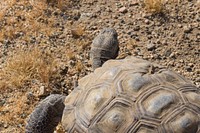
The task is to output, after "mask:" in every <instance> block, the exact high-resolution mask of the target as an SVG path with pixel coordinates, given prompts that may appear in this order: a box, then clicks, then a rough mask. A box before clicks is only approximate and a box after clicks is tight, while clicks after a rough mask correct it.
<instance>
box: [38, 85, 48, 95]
mask: <svg viewBox="0 0 200 133" xmlns="http://www.w3.org/2000/svg"><path fill="white" fill-rule="evenodd" d="M45 93H46V89H45V87H44V86H40V88H39V94H38V96H39V97H40V96H44V95H45Z"/></svg>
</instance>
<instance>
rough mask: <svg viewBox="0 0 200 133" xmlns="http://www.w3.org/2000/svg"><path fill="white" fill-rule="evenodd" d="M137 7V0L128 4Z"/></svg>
mask: <svg viewBox="0 0 200 133" xmlns="http://www.w3.org/2000/svg"><path fill="white" fill-rule="evenodd" d="M137 5H139V3H138V1H137V0H132V1H131V3H130V6H137Z"/></svg>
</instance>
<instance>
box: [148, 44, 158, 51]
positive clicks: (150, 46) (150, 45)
mask: <svg viewBox="0 0 200 133" xmlns="http://www.w3.org/2000/svg"><path fill="white" fill-rule="evenodd" d="M146 48H147V50H149V51H151V50H154V49H155V48H156V45H155V44H153V43H148V44H147V45H146Z"/></svg>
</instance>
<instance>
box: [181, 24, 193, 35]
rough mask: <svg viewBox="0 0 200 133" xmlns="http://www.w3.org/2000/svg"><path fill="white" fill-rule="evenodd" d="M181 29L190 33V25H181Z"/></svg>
mask: <svg viewBox="0 0 200 133" xmlns="http://www.w3.org/2000/svg"><path fill="white" fill-rule="evenodd" d="M183 30H184V32H185V33H190V32H191V31H192V27H191V26H190V25H188V26H187V25H185V26H183Z"/></svg>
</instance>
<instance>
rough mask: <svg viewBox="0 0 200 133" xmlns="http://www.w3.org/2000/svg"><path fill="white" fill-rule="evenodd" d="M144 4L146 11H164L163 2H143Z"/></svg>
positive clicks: (152, 0) (163, 0) (150, 0)
mask: <svg viewBox="0 0 200 133" xmlns="http://www.w3.org/2000/svg"><path fill="white" fill-rule="evenodd" d="M144 4H145V8H146V9H147V11H149V12H153V13H159V12H162V11H163V9H164V4H165V0H144Z"/></svg>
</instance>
